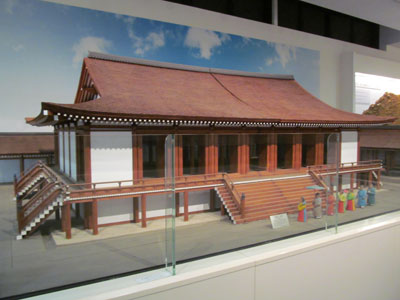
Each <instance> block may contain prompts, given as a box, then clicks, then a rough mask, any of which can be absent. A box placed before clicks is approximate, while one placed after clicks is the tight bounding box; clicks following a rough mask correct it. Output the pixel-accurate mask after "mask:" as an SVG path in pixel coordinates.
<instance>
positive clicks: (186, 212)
mask: <svg viewBox="0 0 400 300" xmlns="http://www.w3.org/2000/svg"><path fill="white" fill-rule="evenodd" d="M183 210H184V213H183V215H184V217H183V221H189V192H188V191H185V192H184V193H183Z"/></svg>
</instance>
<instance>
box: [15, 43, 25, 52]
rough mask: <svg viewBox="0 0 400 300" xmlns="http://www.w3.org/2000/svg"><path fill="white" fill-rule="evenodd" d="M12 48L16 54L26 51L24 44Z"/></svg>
mask: <svg viewBox="0 0 400 300" xmlns="http://www.w3.org/2000/svg"><path fill="white" fill-rule="evenodd" d="M12 48H13V50H14V51H15V52H19V51H22V50H24V49H25V47H24V45H22V44H18V45H14V46H12Z"/></svg>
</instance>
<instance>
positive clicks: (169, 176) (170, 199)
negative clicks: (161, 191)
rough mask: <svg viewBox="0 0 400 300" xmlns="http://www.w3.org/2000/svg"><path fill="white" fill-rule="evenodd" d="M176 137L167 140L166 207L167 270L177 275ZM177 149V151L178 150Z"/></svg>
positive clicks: (169, 137) (169, 136) (170, 136)
mask: <svg viewBox="0 0 400 300" xmlns="http://www.w3.org/2000/svg"><path fill="white" fill-rule="evenodd" d="M175 145H176V144H175V135H173V134H170V135H168V136H167V137H166V139H165V189H166V191H167V193H166V194H165V198H166V207H165V268H166V270H167V271H168V272H170V273H171V274H172V275H175V266H176V260H175V216H176V211H175V207H176V205H175V178H176V176H175V164H176V160H175V156H176V152H179V148H178V147H175ZM176 148H177V149H176Z"/></svg>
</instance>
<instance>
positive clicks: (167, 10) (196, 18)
mask: <svg viewBox="0 0 400 300" xmlns="http://www.w3.org/2000/svg"><path fill="white" fill-rule="evenodd" d="M50 2H56V3H63V4H69V5H77V6H81V7H86V8H91V9H99V10H104V11H108V12H113V13H119V14H125V15H132V16H136V17H142V18H148V19H153V20H159V21H164V22H170V23H176V24H181V25H187V26H193V27H198V28H203V29H209V30H215V31H220V32H224V33H230V34H236V35H241V36H245V37H250V38H257V39H262V40H267V41H269V42H277V43H283V44H287V45H291V46H297V47H304V48H308V49H313V50H317V51H320V98H321V99H322V100H323V101H325V102H326V103H328V104H330V105H333V106H336V107H338V108H342V109H346V110H351V109H352V107H353V105H352V101H353V100H352V97H353V94H354V92H353V84H352V80H351V78H352V76H353V68H354V67H353V64H351V63H350V64H349V63H348V62H349V61H348V59H349V57H350V58H351V57H352V55H353V53H357V55H362V56H364V57H367V62H365V61H362V60H358V59H357V61H356V62H355V68H356V69H363V68H364V67H365V65H366V66H368V65H369V64H370V62H369V60H370V59H371V60H375V61H374V65H375V67H376V68H377V69H387V68H389V69H390V70H395V69H396V66H395V65H396V63H394V64H393V61H396V62H397V63H399V64H400V55H398V53H397V52H396V51H382V50H377V49H372V48H368V47H363V46H359V45H355V44H351V43H347V42H342V41H338V40H334V39H329V38H324V37H321V36H317V35H312V34H308V33H304V32H299V31H295V30H291V29H287V28H283V27H277V26H274V25H269V24H264V23H259V22H255V21H250V20H245V19H241V18H237V17H233V16H228V15H223V14H219V13H216V12H211V11H205V10H202V9H197V8H193V7H188V6H183V5H178V4H174V3H170V2H165V1H161V0H158V1H157V0H153V1H146V0H136V1H130V0H115V1H112V2H110V1H107V0H98V1H89V0H70V1H66V0H51V1H50ZM349 55H350V56H349ZM372 71H373V69H372ZM359 72H361V71H359ZM373 74H374V73H373ZM392 77H393V76H392ZM394 77H397V78H400V74H398V71H397V75H396V76H394Z"/></svg>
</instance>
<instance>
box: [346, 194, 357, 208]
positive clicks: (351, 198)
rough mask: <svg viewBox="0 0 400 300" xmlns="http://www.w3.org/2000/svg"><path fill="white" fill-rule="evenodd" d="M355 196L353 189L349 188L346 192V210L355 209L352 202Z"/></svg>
mask: <svg viewBox="0 0 400 300" xmlns="http://www.w3.org/2000/svg"><path fill="white" fill-rule="evenodd" d="M355 198H356V197H355V195H354V193H353V191H352V190H350V191H349V192H348V193H347V207H346V209H347V210H351V211H355V210H356V204H355V203H354V199H355Z"/></svg>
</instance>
